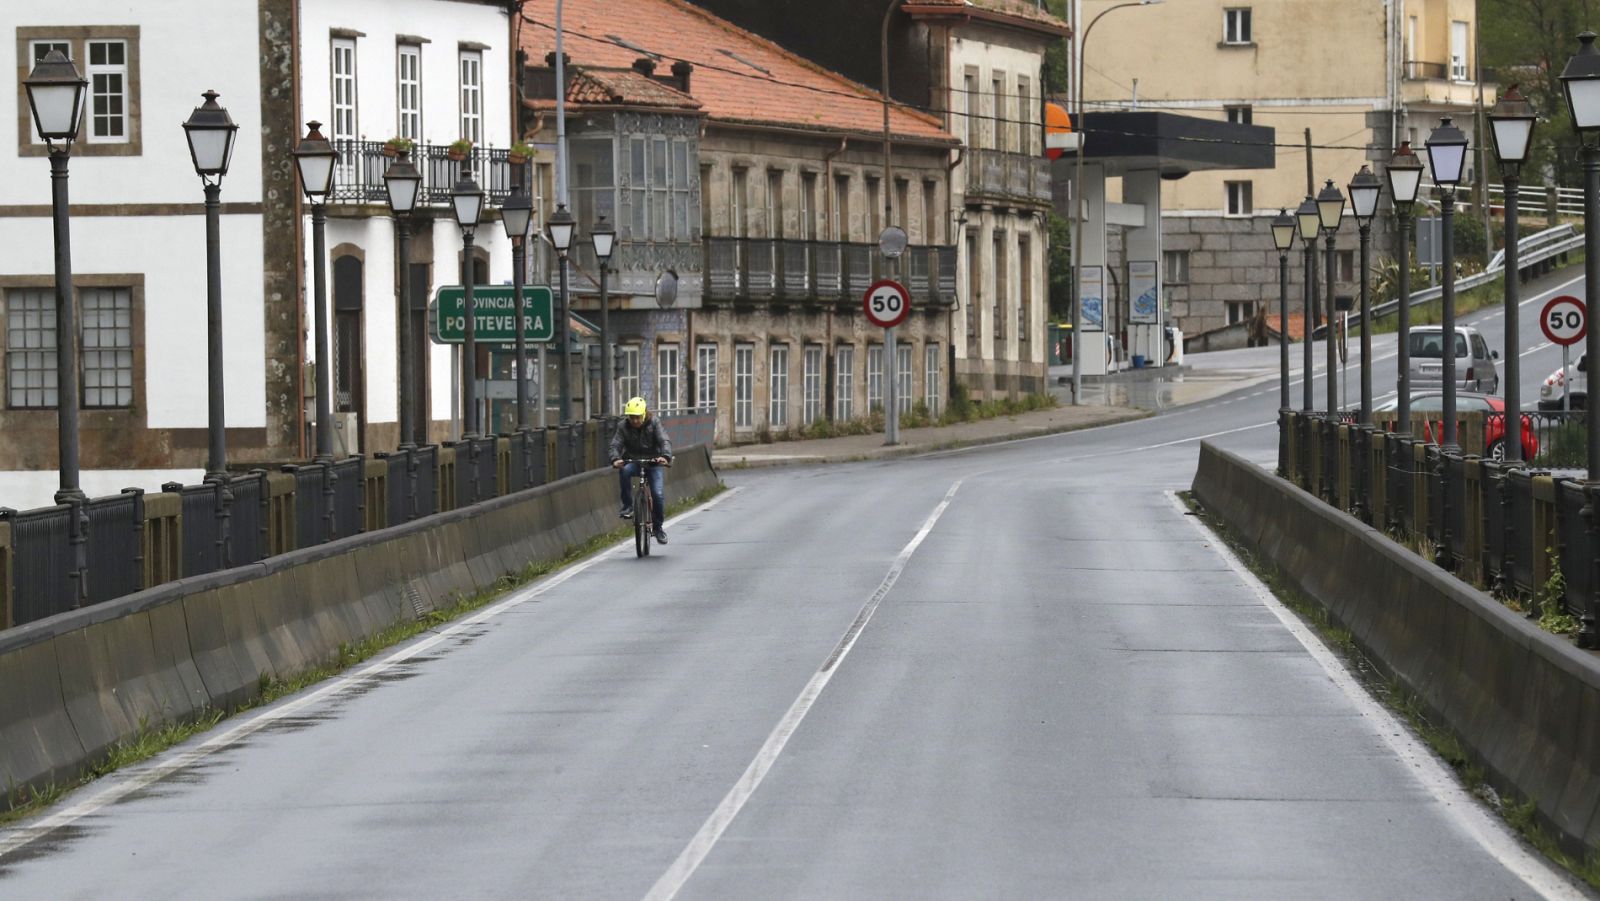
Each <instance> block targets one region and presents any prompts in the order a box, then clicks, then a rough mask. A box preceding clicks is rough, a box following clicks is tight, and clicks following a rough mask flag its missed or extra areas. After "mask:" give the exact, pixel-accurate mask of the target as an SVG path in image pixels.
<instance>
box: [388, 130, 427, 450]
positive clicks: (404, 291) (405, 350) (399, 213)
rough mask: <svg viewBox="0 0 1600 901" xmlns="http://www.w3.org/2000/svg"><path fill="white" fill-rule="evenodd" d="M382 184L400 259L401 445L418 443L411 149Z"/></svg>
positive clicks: (415, 179) (416, 180)
mask: <svg viewBox="0 0 1600 901" xmlns="http://www.w3.org/2000/svg"><path fill="white" fill-rule="evenodd" d="M383 187H384V191H385V193H386V194H387V196H388V200H389V212H391V213H392V214H394V229H395V237H396V243H397V244H398V245H399V246H398V247H397V248H396V249H395V256H396V258H397V259H398V260H399V263H398V266H397V268H398V270H399V272H398V278H399V280H400V291H399V305H400V309H399V314H398V315H399V334H400V449H401V450H403V451H411V450H414V449H416V446H417V398H416V385H417V379H416V359H415V357H414V353H413V351H414V348H413V347H412V341H413V339H412V337H411V212H412V210H415V209H416V208H417V194H418V193H419V192H420V190H421V188H422V173H420V172H418V171H417V167H416V166H415V165H413V164H412V162H411V151H410V150H401V151H400V152H399V153H398V154H397V155H396V156H395V158H394V162H392V163H390V164H389V168H388V169H386V170H384V173H383Z"/></svg>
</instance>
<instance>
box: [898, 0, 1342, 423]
mask: <svg viewBox="0 0 1600 901" xmlns="http://www.w3.org/2000/svg"><path fill="white" fill-rule="evenodd" d="M1164 2H1166V0H1129V2H1127V3H1118V4H1116V5H1115V6H1108V7H1106V8H1105V9H1102V10H1101V11H1100V12H1099V13H1098V14H1096V15H1095V17H1094V18H1092V19H1090V20H1089V26H1088V27H1087V28H1085V29H1084V30H1083V36H1082V37H1079V38H1075V40H1076V43H1075V44H1074V45H1073V47H1074V49H1075V52H1074V54H1073V55H1074V56H1075V57H1076V58H1075V59H1074V60H1073V61H1072V69H1073V71H1074V74H1075V75H1076V77H1075V78H1074V79H1073V81H1072V83H1073V85H1075V86H1076V89H1077V98H1076V99H1077V104H1076V105H1077V108H1078V113H1077V116H1076V117H1075V119H1076V121H1074V122H1073V123H1072V128H1073V130H1074V131H1076V132H1077V133H1078V149H1077V160H1076V163H1075V167H1074V173H1073V176H1072V403H1073V405H1074V406H1076V405H1077V404H1079V403H1081V401H1080V400H1079V398H1080V397H1082V396H1083V328H1082V326H1083V322H1082V311H1081V310H1080V309H1079V306H1080V305H1081V303H1082V298H1081V297H1079V296H1078V295H1079V291H1080V289H1081V286H1082V284H1083V277H1082V273H1083V145H1084V143H1085V142H1086V141H1087V140H1088V135H1087V134H1086V133H1085V131H1086V129H1085V127H1084V121H1085V120H1084V117H1083V69H1084V65H1083V57H1084V53H1085V52H1086V50H1087V49H1088V46H1089V35H1090V33H1092V32H1093V31H1094V26H1095V25H1096V24H1098V23H1099V21H1100V20H1101V19H1102V18H1103V17H1104V16H1105V15H1106V13H1110V12H1114V11H1116V10H1119V9H1126V8H1128V7H1130V6H1154V5H1156V4H1158V3H1164ZM1079 14H1081V10H1080V13H1079ZM1072 24H1073V26H1074V28H1076V26H1077V24H1078V23H1077V21H1073V23H1072ZM969 102H970V100H969ZM884 184H885V185H886V186H887V185H888V182H884ZM968 265H971V264H970V263H969V264H968ZM973 302H974V303H975V302H976V299H974V300H973ZM1102 321H1103V320H1102ZM1307 334H1309V332H1308V333H1307ZM1306 377H1307V378H1310V377H1311V370H1310V369H1307V370H1306Z"/></svg>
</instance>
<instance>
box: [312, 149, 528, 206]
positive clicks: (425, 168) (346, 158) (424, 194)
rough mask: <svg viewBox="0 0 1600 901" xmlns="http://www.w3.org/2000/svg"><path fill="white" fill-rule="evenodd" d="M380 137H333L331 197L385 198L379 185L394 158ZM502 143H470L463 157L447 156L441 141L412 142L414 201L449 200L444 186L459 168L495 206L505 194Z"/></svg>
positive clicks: (507, 174) (507, 172)
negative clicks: (417, 183)
mask: <svg viewBox="0 0 1600 901" xmlns="http://www.w3.org/2000/svg"><path fill="white" fill-rule="evenodd" d="M383 148H384V142H382V141H350V140H339V141H334V142H333V149H334V150H336V151H338V152H339V162H338V163H336V164H335V165H334V167H333V190H332V191H331V192H329V194H328V200H329V201H330V202H332V203H372V204H387V203H388V202H389V199H388V198H389V195H388V193H387V191H385V190H384V187H383V173H384V171H385V170H386V169H388V168H389V164H390V163H392V162H394V158H393V157H391V156H387V155H385V154H384V152H383ZM506 155H507V152H506V150H504V149H503V148H495V147H474V148H472V150H471V151H469V152H468V153H467V155H466V157H465V158H464V159H461V160H454V159H451V158H450V148H449V146H447V145H444V144H416V145H414V146H413V147H412V148H411V157H412V162H413V163H414V164H415V165H416V167H417V171H418V172H420V173H422V187H421V188H420V190H419V192H418V194H417V203H418V204H423V205H429V206H449V205H450V189H451V188H452V187H454V186H455V183H456V179H457V178H458V177H459V176H460V175H461V173H462V172H463V171H466V172H469V173H470V174H471V175H472V177H473V178H474V179H476V180H477V182H478V186H479V187H481V188H483V190H484V193H485V194H487V195H488V197H489V202H490V203H493V204H494V205H496V206H498V205H500V204H502V203H504V202H505V200H506V198H507V197H510V196H511V169H512V166H511V163H510V161H509V160H508V159H507V158H506Z"/></svg>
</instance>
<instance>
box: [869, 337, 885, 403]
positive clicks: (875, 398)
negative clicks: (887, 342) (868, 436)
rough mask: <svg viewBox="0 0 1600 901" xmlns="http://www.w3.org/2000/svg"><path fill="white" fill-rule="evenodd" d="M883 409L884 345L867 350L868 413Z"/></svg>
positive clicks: (876, 345)
mask: <svg viewBox="0 0 1600 901" xmlns="http://www.w3.org/2000/svg"><path fill="white" fill-rule="evenodd" d="M882 409H883V345H882V344H874V345H872V346H870V347H868V348H867V412H868V413H871V412H872V411H874V410H882Z"/></svg>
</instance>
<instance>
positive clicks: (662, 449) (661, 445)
mask: <svg viewBox="0 0 1600 901" xmlns="http://www.w3.org/2000/svg"><path fill="white" fill-rule="evenodd" d="M622 414H623V417H624V418H623V420H622V422H621V423H619V424H618V425H617V430H616V432H614V433H612V435H611V446H610V448H608V453H609V454H610V457H611V465H612V466H613V467H615V468H616V469H617V480H618V482H619V483H620V484H621V486H622V509H621V510H620V511H618V512H619V513H620V515H621V516H622V518H623V519H628V518H630V517H632V516H633V497H632V495H631V493H630V492H629V490H628V480H629V479H631V478H633V476H634V473H636V472H638V467H639V466H640V464H638V463H627V462H624V461H626V460H641V459H647V460H652V461H654V462H653V464H652V465H650V467H649V470H648V471H647V473H646V476H647V477H648V478H649V480H650V500H651V501H652V502H653V503H654V504H655V508H656V515H655V523H654V525H655V538H656V541H659V542H660V543H662V544H666V543H667V532H666V530H665V529H663V528H662V527H661V520H662V519H663V518H665V517H666V515H667V502H666V498H665V496H664V494H663V489H664V487H665V483H666V477H665V476H666V471H665V470H664V469H662V467H663V466H665V465H667V464H668V463H671V462H672V439H670V438H668V437H667V430H666V429H664V428H662V427H661V422H660V420H658V419H656V418H655V417H653V416H651V415H650V410H649V407H648V406H647V405H646V404H645V402H644V398H642V397H633V398H629V399H628V403H627V405H626V406H624V407H623V408H622Z"/></svg>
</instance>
